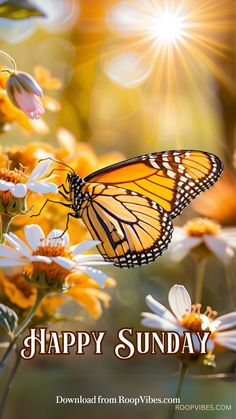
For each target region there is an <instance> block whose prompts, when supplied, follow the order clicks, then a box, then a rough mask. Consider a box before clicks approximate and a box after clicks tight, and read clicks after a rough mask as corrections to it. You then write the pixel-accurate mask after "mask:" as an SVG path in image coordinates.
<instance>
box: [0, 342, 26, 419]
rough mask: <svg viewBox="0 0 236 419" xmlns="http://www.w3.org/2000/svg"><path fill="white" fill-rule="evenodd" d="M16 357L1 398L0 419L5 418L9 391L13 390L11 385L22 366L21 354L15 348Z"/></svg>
mask: <svg viewBox="0 0 236 419" xmlns="http://www.w3.org/2000/svg"><path fill="white" fill-rule="evenodd" d="M15 355H16V356H15V362H14V365H13V368H12V370H11V372H10V374H9V377H8V379H7V382H6V384H5V387H4V389H3V393H2V396H1V399H0V418H2V416H3V412H4V408H5V405H6V401H7V396H8V393H9V390H10V388H11V383H12V381H13V378H14V377H15V374H16V372H17V369H18V367H19V365H20V361H21V357H20V353H19V352H18V350H17V348H15Z"/></svg>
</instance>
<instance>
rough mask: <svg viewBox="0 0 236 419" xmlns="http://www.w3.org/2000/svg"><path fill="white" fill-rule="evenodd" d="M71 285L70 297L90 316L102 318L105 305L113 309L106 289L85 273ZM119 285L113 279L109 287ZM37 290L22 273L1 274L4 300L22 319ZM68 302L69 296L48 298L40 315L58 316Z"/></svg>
mask: <svg viewBox="0 0 236 419" xmlns="http://www.w3.org/2000/svg"><path fill="white" fill-rule="evenodd" d="M70 282H73V283H74V286H73V287H72V288H71V289H70V290H69V291H68V293H67V294H66V295H67V296H70V297H71V298H72V299H74V300H75V301H76V302H77V303H78V304H79V305H81V306H83V307H84V308H85V309H86V310H87V311H88V313H89V314H90V315H91V316H92V317H94V318H98V317H99V316H100V315H101V314H102V303H103V305H104V307H105V308H107V307H109V303H110V300H111V297H110V295H109V294H107V292H105V291H104V290H101V289H99V286H98V284H97V282H96V281H94V280H93V279H91V278H89V277H88V276H86V275H84V274H80V275H78V274H73V275H71V277H70ZM115 285H116V282H115V280H114V279H111V278H109V279H108V280H107V281H106V283H105V287H109V288H110V287H114V286H115ZM35 290H36V289H35V288H34V287H33V286H31V285H29V284H28V283H27V282H26V281H25V278H24V277H23V275H22V274H21V273H17V274H14V275H6V274H3V273H1V274H0V294H1V301H4V302H5V303H6V304H8V305H11V306H12V307H13V308H14V309H15V310H16V311H17V312H18V314H20V313H21V315H22V317H23V316H24V315H25V312H26V311H28V310H29V309H30V308H31V307H32V305H33V304H34V301H35V294H36V291H35ZM65 302H66V297H65V295H57V294H52V295H48V296H46V297H45V298H44V299H43V301H42V302H41V304H40V307H39V308H38V310H37V312H36V316H37V317H39V318H40V319H41V320H42V319H48V320H50V319H52V318H53V317H55V314H56V311H57V309H58V308H59V307H60V306H61V305H62V304H64V303H65Z"/></svg>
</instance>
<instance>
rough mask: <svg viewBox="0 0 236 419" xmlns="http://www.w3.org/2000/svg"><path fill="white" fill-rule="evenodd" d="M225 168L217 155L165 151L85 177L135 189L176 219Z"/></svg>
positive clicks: (92, 180) (137, 158) (131, 160)
mask: <svg viewBox="0 0 236 419" xmlns="http://www.w3.org/2000/svg"><path fill="white" fill-rule="evenodd" d="M222 170H223V163H222V162H221V160H220V159H219V158H218V157H216V156H215V155H214V154H211V153H207V152H203V151H189V150H180V151H164V152H160V153H153V154H146V155H143V156H140V157H135V158H133V159H129V160H125V161H122V162H120V163H117V164H114V165H112V166H108V167H105V168H104V169H101V170H98V171H97V172H94V173H92V174H91V175H89V176H87V177H86V178H85V181H86V182H100V183H103V184H107V185H114V186H118V187H122V188H126V189H129V190H132V191H135V192H137V193H139V194H142V195H145V196H147V197H148V198H150V199H151V200H153V201H155V202H157V203H158V204H159V205H161V206H162V208H164V210H165V211H166V212H168V213H169V214H170V216H171V217H172V218H174V217H176V216H177V215H179V214H180V213H181V212H182V210H183V209H184V208H185V207H186V206H187V205H188V204H189V203H190V202H191V201H192V199H193V198H195V197H196V196H197V195H198V194H199V193H201V192H202V191H205V190H206V189H208V188H209V187H210V186H211V185H213V184H214V183H215V182H216V181H217V179H218V178H219V177H220V174H221V172H222Z"/></svg>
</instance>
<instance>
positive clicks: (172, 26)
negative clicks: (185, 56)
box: [151, 11, 184, 46]
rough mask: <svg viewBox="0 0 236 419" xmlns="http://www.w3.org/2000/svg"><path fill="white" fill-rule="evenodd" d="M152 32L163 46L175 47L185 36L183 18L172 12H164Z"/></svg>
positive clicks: (157, 19)
mask: <svg viewBox="0 0 236 419" xmlns="http://www.w3.org/2000/svg"><path fill="white" fill-rule="evenodd" d="M151 30H152V31H153V34H154V37H155V38H156V40H157V41H158V43H160V44H161V45H163V46H168V45H174V44H176V43H177V42H178V41H180V40H181V39H182V38H183V36H184V23H183V17H180V16H178V15H177V14H176V13H174V12H171V11H164V12H162V13H160V15H159V16H158V17H157V18H156V22H155V25H153V27H152V28H151Z"/></svg>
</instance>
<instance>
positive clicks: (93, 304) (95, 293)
mask: <svg viewBox="0 0 236 419" xmlns="http://www.w3.org/2000/svg"><path fill="white" fill-rule="evenodd" d="M69 282H73V283H74V285H73V287H72V288H71V289H70V290H69V291H68V294H67V295H69V296H71V297H72V298H73V299H74V300H75V301H77V302H78V303H79V304H80V305H82V306H83V307H84V308H86V310H87V311H88V312H89V314H90V315H91V316H92V317H95V318H98V317H100V315H101V314H102V303H103V305H104V307H105V308H107V307H109V304H110V300H111V296H110V295H109V294H107V293H106V292H105V291H103V290H101V289H100V288H99V285H98V283H97V282H96V281H94V280H93V279H91V278H89V277H88V276H85V275H82V274H81V275H78V274H74V275H71V276H70V281H69ZM115 285H116V281H115V280H114V279H112V278H108V279H107V280H106V282H105V286H106V287H114V286H115Z"/></svg>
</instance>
